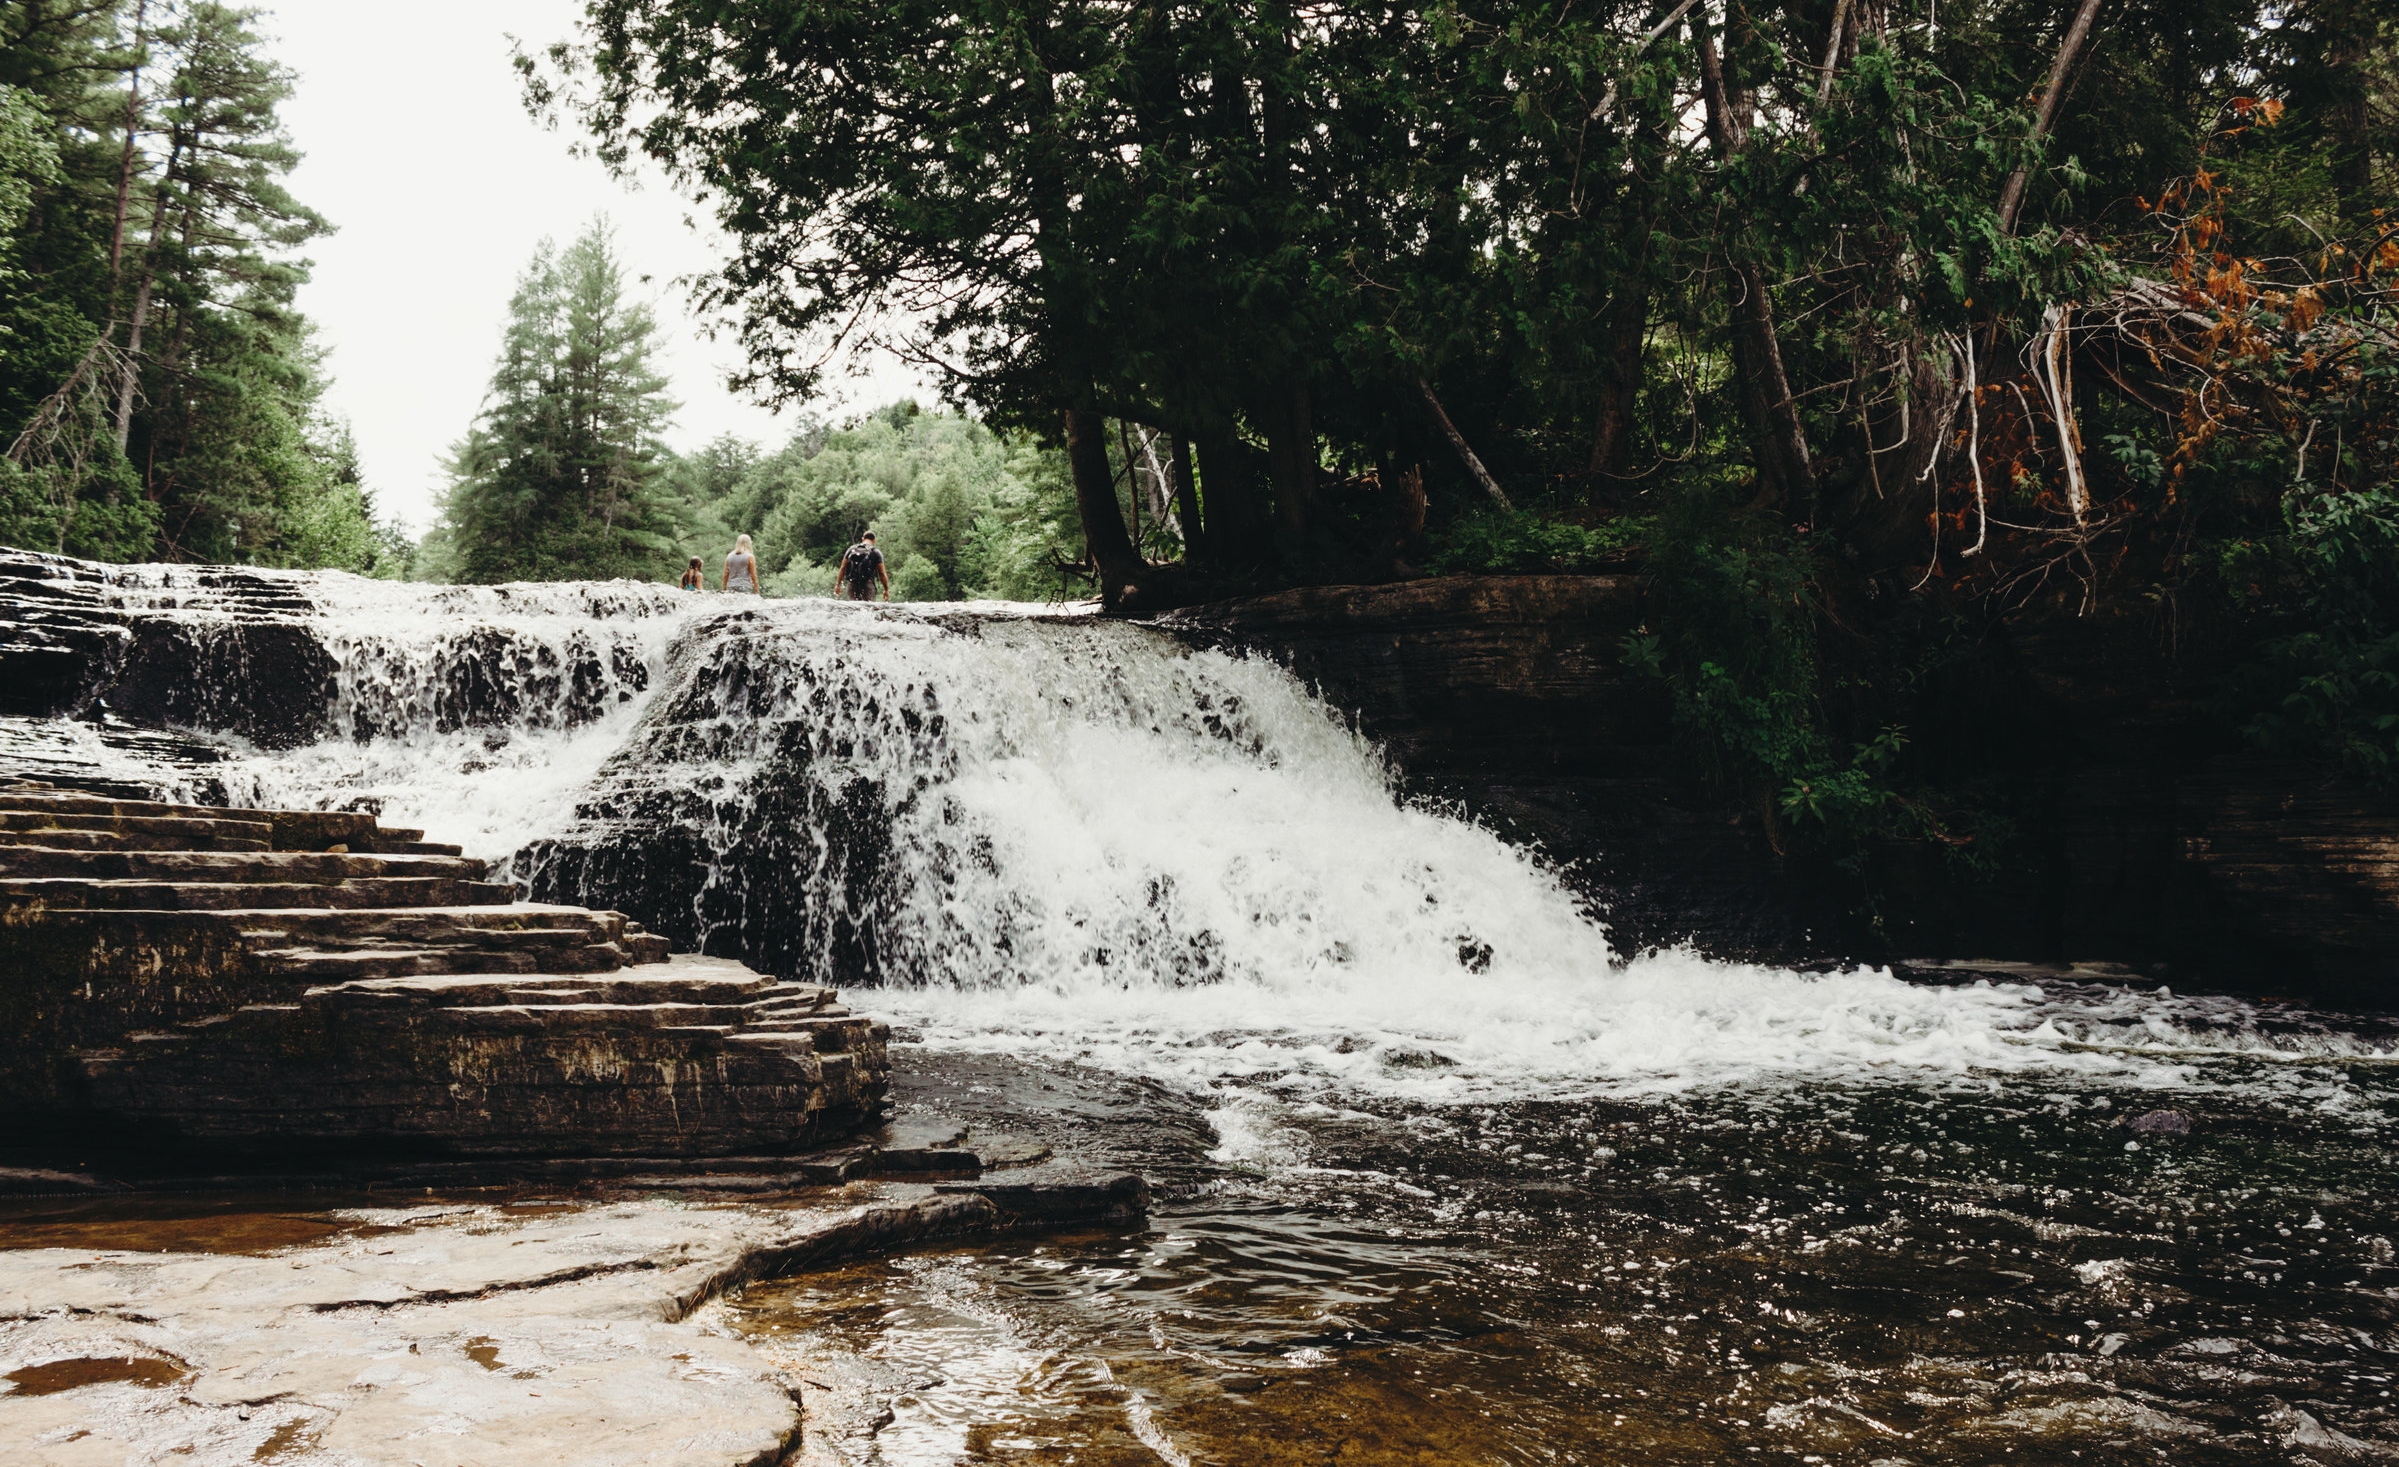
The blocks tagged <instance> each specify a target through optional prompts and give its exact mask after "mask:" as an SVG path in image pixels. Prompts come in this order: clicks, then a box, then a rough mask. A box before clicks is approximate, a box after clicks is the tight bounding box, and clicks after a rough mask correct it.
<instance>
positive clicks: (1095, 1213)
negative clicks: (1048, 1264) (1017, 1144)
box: [934, 1164, 1150, 1223]
mask: <svg viewBox="0 0 2399 1467" xmlns="http://www.w3.org/2000/svg"><path fill="white" fill-rule="evenodd" d="M934 1190H935V1191H936V1192H940V1193H944V1194H948V1195H952V1196H974V1197H980V1198H983V1199H985V1200H986V1201H988V1202H990V1203H991V1204H992V1205H993V1206H995V1207H997V1208H998V1209H999V1210H1000V1213H1001V1215H1003V1216H1005V1217H1007V1218H1009V1219H1011V1220H1012V1221H1015V1222H1020V1223H1043V1222H1056V1221H1062V1220H1064V1219H1065V1218H1067V1217H1106V1218H1119V1219H1130V1218H1134V1217H1138V1216H1140V1215H1141V1214H1142V1213H1143V1212H1145V1211H1147V1210H1148V1208H1149V1197H1150V1194H1149V1183H1148V1182H1147V1181H1146V1180H1144V1179H1143V1178H1142V1177H1140V1176H1139V1175H1137V1174H1135V1173H1132V1172H1094V1171H1089V1170H1086V1169H1082V1168H1078V1167H1074V1166H1070V1165H1066V1164H1056V1165H1052V1166H1049V1167H1041V1168H1036V1169H1034V1170H1032V1171H1028V1172H1026V1173H1024V1174H1022V1175H1021V1176H1019V1177H1017V1178H1012V1179H1010V1180H1006V1181H995V1180H989V1179H986V1180H983V1181H977V1182H945V1183H942V1184H940V1185H938V1186H936V1187H935V1188H934Z"/></svg>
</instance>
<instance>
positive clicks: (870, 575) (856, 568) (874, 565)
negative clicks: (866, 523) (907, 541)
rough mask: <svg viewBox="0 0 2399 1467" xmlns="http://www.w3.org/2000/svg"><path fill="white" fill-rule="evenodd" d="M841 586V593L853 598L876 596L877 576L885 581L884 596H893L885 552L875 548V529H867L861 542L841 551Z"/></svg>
mask: <svg viewBox="0 0 2399 1467" xmlns="http://www.w3.org/2000/svg"><path fill="white" fill-rule="evenodd" d="M839 574H840V585H839V586H838V587H836V588H835V589H836V591H837V592H838V594H840V595H841V596H843V597H844V598H846V599H848V600H851V601H872V600H874V599H875V579H876V578H877V577H878V576H879V577H881V578H882V581H883V599H884V600H886V601H889V600H890V599H891V572H890V571H889V570H888V569H886V568H885V567H884V564H883V552H882V551H880V550H877V549H876V548H875V532H874V531H872V530H869V531H867V532H866V533H865V534H864V535H862V536H860V537H859V540H858V543H857V544H855V545H853V546H851V547H850V548H849V549H847V550H844V551H843V552H841V569H840V572H839Z"/></svg>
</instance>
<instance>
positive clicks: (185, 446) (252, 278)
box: [0, 0, 398, 570]
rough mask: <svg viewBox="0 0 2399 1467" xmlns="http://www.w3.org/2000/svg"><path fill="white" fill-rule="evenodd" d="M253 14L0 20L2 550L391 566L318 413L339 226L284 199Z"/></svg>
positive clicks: (73, 9)
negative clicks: (323, 307) (312, 304)
mask: <svg viewBox="0 0 2399 1467" xmlns="http://www.w3.org/2000/svg"><path fill="white" fill-rule="evenodd" d="M137 14H138V15H139V16H140V18H141V19H140V23H141V25H142V27H143V28H142V29H141V30H139V31H138V32H137V31H136V30H135V24H136V19H137ZM256 19H257V14H256V12H252V11H247V10H240V9H235V8H232V7H228V6H225V5H221V4H214V3H206V0H201V3H193V4H189V5H183V6H174V7H169V6H164V5H158V4H152V5H150V6H148V7H147V9H146V11H137V7H136V6H134V5H132V4H130V3H97V4H90V3H76V4H66V3H58V0H20V3H15V4H6V5H0V448H5V449H6V450H7V461H6V464H5V467H0V539H5V540H7V541H8V542H10V543H14V544H21V545H27V546H32V547H35V548H39V549H45V550H59V551H65V552H66V553H69V554H79V555H88V556H94V557H98V558H102V559H109V560H137V559H146V558H153V557H157V558H166V559H182V560H220V561H248V562H253V563H258V564H271V565H333V566H343V567H348V568H352V569H360V570H369V569H373V568H374V567H375V566H376V565H378V564H379V563H382V562H383V561H386V560H388V559H389V557H390V554H391V552H392V551H393V550H394V549H395V542H396V541H397V538H398V537H397V534H396V531H395V530H394V529H393V528H392V527H390V526H388V525H382V526H379V525H378V524H377V523H376V518H375V510H374V505H373V500H372V497H371V496H370V495H369V494H368V493H367V491H366V490H365V488H364V486H363V485H361V484H360V483H358V481H357V476H356V473H355V466H356V461H355V456H354V455H352V454H350V452H349V450H348V448H347V445H346V441H345V437H346V435H345V433H344V430H343V429H342V428H341V425H339V424H338V423H335V422H333V421H331V420H329V419H327V418H326V417H325V416H324V414H323V413H322V412H321V411H320V410H319V408H318V398H319V396H320V394H321V392H322V389H323V377H322V373H321V370H320V363H319V359H318V353H317V351H316V349H315V347H314V346H313V344H312V343H311V341H310V335H309V327H308V324H307V322H306V321H305V320H304V319H303V318H302V317H301V316H300V315H299V314H298V312H297V311H296V310H295V309H294V308H293V304H292V302H293V297H294V293H295V292H296V290H297V289H298V287H299V285H300V284H301V283H302V282H303V281H304V280H305V279H306V268H305V262H304V261H302V260H301V259H300V258H299V256H298V254H297V251H298V250H299V249H300V248H302V247H303V246H305V245H306V244H307V243H308V241H310V240H311V239H314V238H316V237H318V236H320V235H322V234H324V233H325V232H326V231H327V230H328V228H329V227H330V226H328V225H327V224H326V222H325V221H324V220H323V219H322V218H320V217H319V216H318V215H317V214H316V213H315V212H314V211H312V210H310V209H308V208H307V207H306V206H305V205H303V204H301V203H299V202H298V201H297V200H295V199H293V198H292V197H291V195H290V194H289V193H288V192H287V191H286V190H285V188H284V186H283V182H282V180H283V177H284V175H286V174H287V173H288V172H289V171H290V170H291V168H292V167H293V165H294V164H295V163H296V162H297V161H298V157H299V155H298V153H297V152H296V151H295V150H294V149H293V148H292V146H291V143H290V140H289V139H288V138H287V137H286V136H285V135H284V132H283V127H282V123H281V120H280V116H279V111H280V108H281V106H282V104H283V103H284V102H285V100H287V99H288V97H289V96H290V93H291V77H290V74H289V73H288V72H286V71H285V70H284V69H283V68H282V67H280V66H278V65H277V64H275V63H274V62H273V60H272V59H271V58H269V57H268V55H267V54H266V49H265V43H264V41H263V40H262V38H261V37H260V35H259V34H258V32H257V30H256V28H255V23H256ZM137 68H138V73H139V79H140V84H139V89H138V90H139V106H138V108H137V109H136V111H135V114H134V116H133V119H132V122H133V132H134V135H133V137H132V139H131V143H132V151H131V160H132V171H131V174H130V176H127V175H126V174H125V172H124V169H125V165H126V160H127V156H128V154H127V138H126V134H125V127H126V121H127V116H126V104H127V92H128V89H129V88H130V87H132V85H133V81H134V77H135V73H136V70H137ZM120 185H123V187H124V202H123V206H122V212H121V213H120V211H119V207H120V206H119V189H120ZM345 464H346V465H347V469H346V470H345V468H344V465H345ZM345 472H346V473H347V477H345V476H344V475H345Z"/></svg>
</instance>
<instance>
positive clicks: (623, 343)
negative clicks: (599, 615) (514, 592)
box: [437, 220, 682, 583]
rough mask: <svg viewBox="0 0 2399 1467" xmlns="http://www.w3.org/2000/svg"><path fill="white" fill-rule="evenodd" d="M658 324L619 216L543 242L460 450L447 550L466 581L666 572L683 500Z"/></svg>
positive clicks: (447, 506)
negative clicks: (672, 464)
mask: <svg viewBox="0 0 2399 1467" xmlns="http://www.w3.org/2000/svg"><path fill="white" fill-rule="evenodd" d="M657 330H658V327H657V322H656V320H655V318H654V317H653V316H652V314H651V311H650V308H649V307H648V306H647V305H644V304H642V303H640V302H638V301H632V300H628V299H627V298H626V294H625V279H624V270H623V268H622V266H621V265H620V264H619V262H618V259H617V255H616V251H615V248H614V245H613V244H612V242H611V236H610V231H609V228H608V226H607V223H606V222H605V221H604V220H602V221H594V223H593V224H592V226H591V227H590V228H589V229H587V230H586V231H585V232H584V233H583V235H582V236H581V237H580V238H578V239H577V240H576V241H575V242H574V243H573V244H571V245H569V246H567V247H566V249H564V250H557V249H555V248H554V247H553V246H552V245H551V244H549V243H548V242H547V241H545V242H544V243H543V245H542V247H541V248H540V250H539V251H537V252H536V253H535V255H534V257H533V262H532V264H531V265H529V266H528V267H527V268H526V270H525V273H524V275H523V276H522V277H521V278H520V279H519V281H518V284H517V289H516V294H515V296H514V297H513V298H512V299H511V300H510V301H509V305H508V328H507V331H506V333H505V335H504V336H503V338H502V344H501V349H500V359H499V362H498V364H497V366H496V367H495V368H494V369H493V372H492V379H491V387H490V390H489V391H488V392H487V394H486V395H485V399H484V408H483V413H482V415H481V417H480V418H478V419H477V421H476V423H475V425H474V426H473V427H472V428H471V429H469V430H468V433H467V436H466V437H465V439H463V440H462V441H461V442H460V443H459V444H458V445H457V446H456V447H455V448H454V449H453V450H452V455H451V460H450V474H451V483H450V489H449V492H448V494H447V495H446V497H445V499H444V502H443V508H442V519H443V524H442V529H443V531H444V533H443V535H442V536H441V538H440V543H439V545H438V547H437V548H438V549H439V550H440V551H441V555H442V559H443V560H444V561H445V562H446V565H445V566H444V569H446V571H447V573H448V575H449V576H450V577H451V578H453V579H456V580H461V581H474V582H486V583H488V582H495V581H510V580H570V579H591V578H604V577H610V576H664V575H666V574H670V573H671V572H672V571H673V570H674V569H675V568H676V566H677V564H678V562H677V560H676V555H677V532H678V531H679V530H680V529H681V528H682V525H681V523H680V519H679V510H680V503H679V501H678V499H677V497H676V496H675V495H674V494H673V492H672V490H671V488H670V487H669V484H668V481H667V476H666V472H665V467H666V466H665V458H666V455H665V450H664V448H663V447H662V445H661V444H660V443H659V441H658V432H659V430H660V429H661V428H662V427H663V426H664V425H665V423H666V421H667V419H668V418H669V417H670V416H671V415H672V414H673V412H674V410H675V404H674V403H672V402H669V401H668V400H667V398H666V385H667V384H666V379H665V377H663V376H662V375H660V373H659V372H658V370H657V368H656V366H655V365H654V362H653V358H654V355H655V352H656V349H657V343H656V337H657Z"/></svg>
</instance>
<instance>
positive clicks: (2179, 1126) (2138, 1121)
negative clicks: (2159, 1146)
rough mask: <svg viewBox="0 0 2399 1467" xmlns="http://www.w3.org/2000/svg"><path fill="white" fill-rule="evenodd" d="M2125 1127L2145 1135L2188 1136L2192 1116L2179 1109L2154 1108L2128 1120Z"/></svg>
mask: <svg viewBox="0 0 2399 1467" xmlns="http://www.w3.org/2000/svg"><path fill="white" fill-rule="evenodd" d="M2124 1129H2125V1130H2127V1131H2134V1132H2138V1133H2139V1134H2141V1135H2144V1136H2188V1135H2190V1134H2191V1118H2190V1117H2189V1116H2187V1115H2184V1114H2183V1113H2182V1112H2181V1111H2178V1110H2153V1111H2147V1112H2144V1113H2143V1114H2141V1115H2137V1116H2134V1117H2133V1118H2132V1119H2131V1120H2128V1121H2126V1122H2125V1123H2124Z"/></svg>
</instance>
